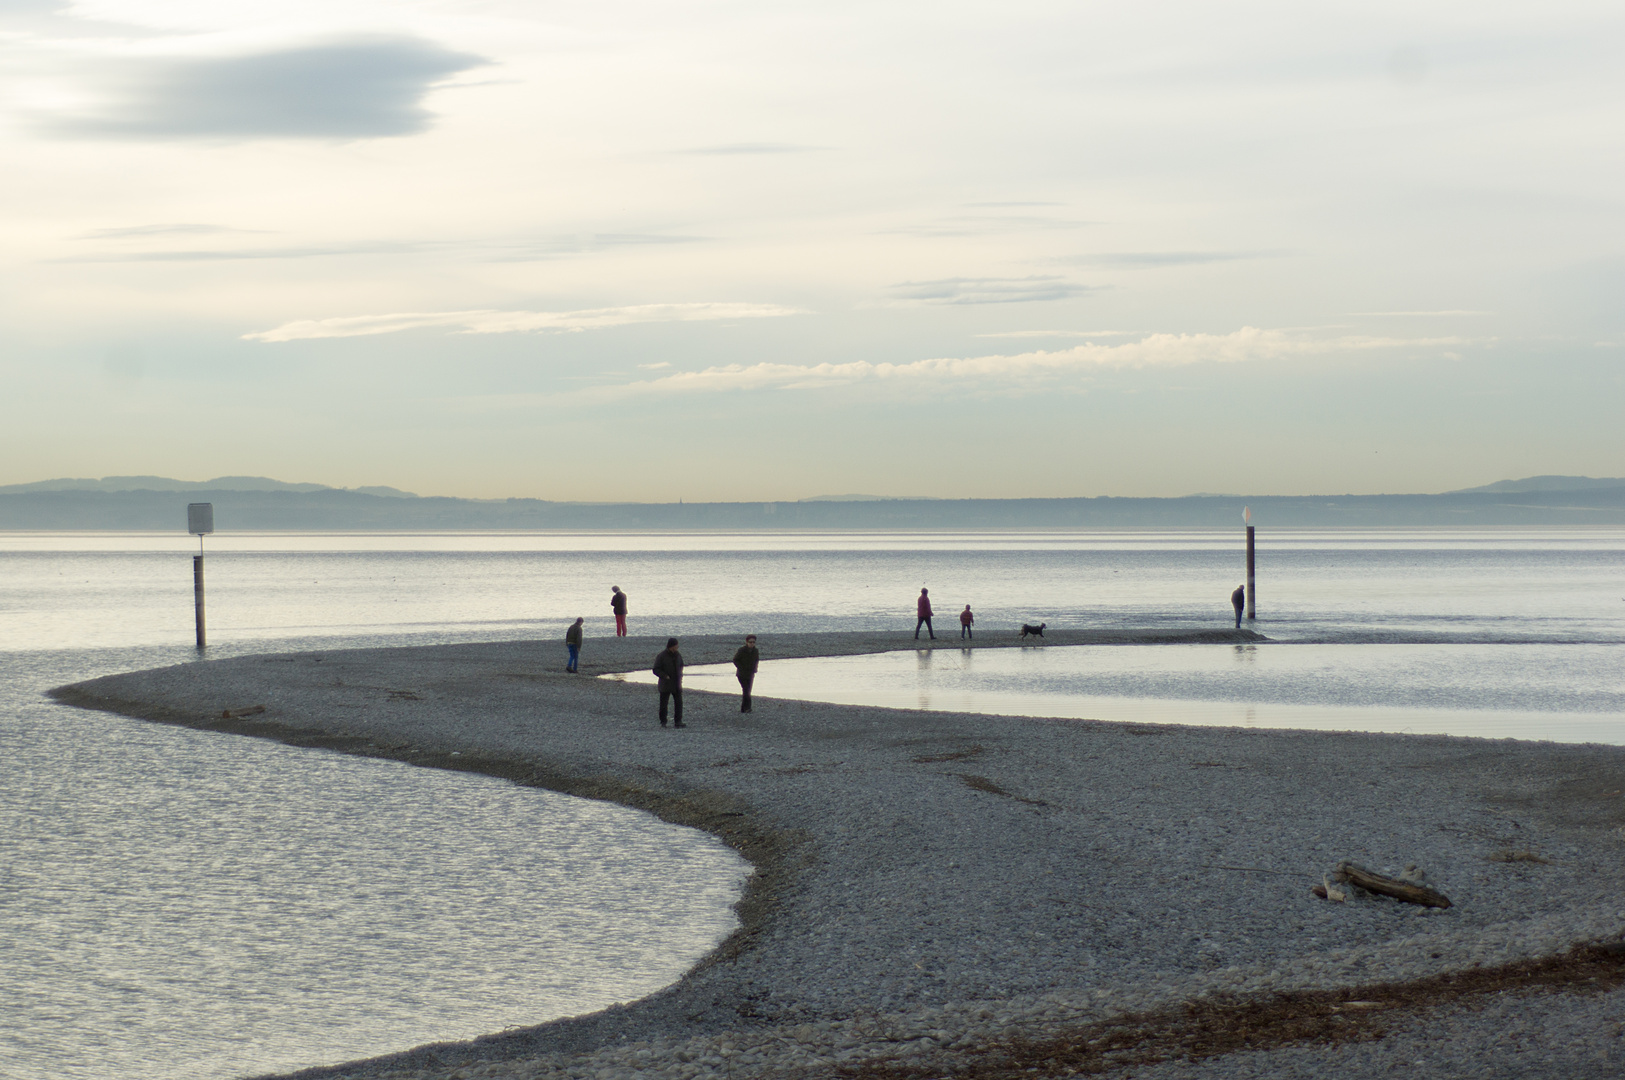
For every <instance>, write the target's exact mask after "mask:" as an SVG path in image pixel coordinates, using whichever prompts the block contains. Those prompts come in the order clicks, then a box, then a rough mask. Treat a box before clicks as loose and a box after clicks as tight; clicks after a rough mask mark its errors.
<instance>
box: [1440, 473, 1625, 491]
mask: <svg viewBox="0 0 1625 1080" xmlns="http://www.w3.org/2000/svg"><path fill="white" fill-rule="evenodd" d="M1617 487H1625V477H1614V478H1612V479H1608V478H1606V477H1604V478H1602V479H1595V478H1592V477H1590V476H1526V477H1524V478H1523V479H1522V480H1497V481H1496V482H1495V483H1493V484H1485V485H1484V486H1483V487H1475V488H1463V489H1462V490H1461V491H1452V492H1450V494H1452V495H1463V494H1473V493H1476V492H1499V493H1502V494H1521V493H1526V492H1531V491H1601V490H1603V489H1605V488H1617Z"/></svg>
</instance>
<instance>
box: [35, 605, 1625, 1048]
mask: <svg viewBox="0 0 1625 1080" xmlns="http://www.w3.org/2000/svg"><path fill="white" fill-rule="evenodd" d="M1261 641H1263V639H1262V638H1260V637H1258V636H1257V635H1255V634H1253V633H1251V632H1250V631H1245V630H1242V631H1234V632H1232V631H1198V632H1190V633H1181V632H1174V631H1163V632H1155V633H1153V632H1145V633H1139V632H1134V631H1120V632H1088V631H1051V634H1050V638H1049V640H1048V641H1047V642H1046V644H1045V645H1043V646H1041V647H1044V648H1052V649H1053V648H1058V647H1064V646H1066V645H1068V644H1111V643H1124V644H1127V643H1135V644H1150V643H1156V642H1170V643H1171V642H1182V643H1197V642H1212V643H1214V644H1221V643H1231V642H1261ZM664 643H665V639H664V637H663V636H661V637H659V638H656V637H632V638H622V639H589V640H588V641H587V643H586V645H585V647H584V649H583V651H582V657H581V673H580V674H576V675H571V674H566V673H565V672H564V670H563V668H564V650H563V647H562V646H561V645H558V644H555V643H552V642H547V643H537V642H531V641H521V642H505V643H491V644H476V645H448V646H431V647H422V648H396V649H376V650H344V651H331V652H324V653H301V654H267V655H262V656H251V657H242V658H237V659H230V660H222V661H210V662H203V663H191V664H185V665H179V666H175V667H168V668H162V669H157V670H153V671H146V672H136V673H131V674H124V675H117V676H111V677H108V678H103V679H97V680H94V681H91V682H86V683H81V684H77V685H75V686H71V687H64V688H61V689H59V690H57V691H55V692H54V694H55V696H56V697H57V698H58V699H59V700H61V701H64V702H66V703H69V704H73V705H79V706H83V707H88V708H96V709H105V710H110V711H115V712H119V713H123V714H127V715H131V716H136V717H141V718H144V719H148V720H153V721H157V722H163V723H174V724H183V725H187V726H191V727H196V728H203V729H211V730H219V731H222V732H228V733H233V734H237V735H247V736H258V737H263V738H272V739H277V740H281V741H284V742H288V743H291V744H294V745H300V746H308V747H312V748H325V749H329V750H335V751H339V752H344V753H353V754H365V755H371V756H378V757H386V758H392V759H397V760H402V761H407V762H411V763H414V764H418V765H422V766H425V767H437V768H452V769H464V770H470V771H477V772H482V773H489V774H491V775H496V776H500V777H505V778H507V779H509V780H512V781H513V782H515V783H518V784H523V785H531V786H538V787H545V788H549V789H553V790H558V791H562V792H566V793H568V794H573V795H579V796H584V797H588V798H598V799H608V800H611V801H614V802H617V803H620V804H623V805H627V806H632V807H635V808H638V809H643V810H646V811H649V812H651V813H654V814H656V815H658V816H659V817H661V818H663V819H666V820H669V821H673V822H677V823H680V824H685V825H690V826H693V827H696V828H700V829H704V830H707V831H709V832H711V833H713V834H715V835H717V836H719V837H721V838H723V839H724V840H725V841H727V842H728V843H729V844H731V845H732V846H733V847H735V848H736V849H737V850H738V851H739V852H740V853H741V854H742V855H744V856H745V857H746V858H747V859H748V860H750V862H751V863H752V864H753V866H754V867H755V873H754V874H753V875H752V877H751V879H750V880H749V883H748V884H747V887H746V890H745V893H744V896H743V897H742V899H741V900H740V902H739V905H738V909H737V910H738V915H739V919H740V924H741V925H740V928H739V930H738V931H737V932H736V933H735V934H734V935H733V936H732V937H730V938H729V939H728V940H727V941H725V942H723V944H722V945H721V946H720V947H719V948H718V949H717V950H716V951H715V952H714V953H713V954H712V955H711V956H710V957H708V958H707V959H706V960H705V961H704V962H702V963H701V964H700V965H699V966H698V967H696V968H695V969H694V970H693V971H691V972H690V973H689V974H688V975H687V976H686V977H685V978H683V979H682V980H681V981H679V982H678V983H676V984H674V985H673V986H671V987H669V988H667V989H666V990H663V991H661V992H660V993H657V994H655V995H653V996H651V997H648V998H644V999H642V1000H638V1001H632V1002H627V1003H624V1004H621V1005H618V1006H615V1007H613V1008H610V1009H608V1010H605V1011H602V1012H599V1013H595V1014H592V1015H590V1016H584V1017H576V1018H571V1019H565V1020H558V1021H553V1022H550V1023H545V1024H539V1025H537V1026H532V1027H524V1026H516V1027H515V1028H514V1029H512V1030H509V1031H505V1032H500V1033H493V1034H491V1035H489V1036H487V1037H484V1038H482V1039H479V1040H475V1041H473V1042H469V1043H459V1044H442V1045H435V1046H428V1047H419V1048H416V1049H403V1051H402V1052H401V1053H398V1054H393V1055H389V1056H387V1057H382V1058H375V1059H371V1060H368V1061H362V1062H354V1063H348V1064H341V1065H334V1066H331V1067H327V1068H322V1069H316V1070H307V1071H306V1072H304V1073H300V1074H298V1075H300V1076H302V1077H311V1078H314V1077H331V1078H339V1077H346V1078H348V1077H353V1078H357V1080H359V1078H363V1077H365V1078H379V1080H382V1078H391V1080H407V1078H413V1080H430V1078H434V1080H463V1078H474V1077H513V1078H528V1077H557V1078H565V1077H569V1078H588V1077H591V1078H594V1080H607V1078H612V1077H622V1076H625V1077H634V1076H636V1077H672V1078H681V1080H687V1078H689V1077H704V1076H738V1077H747V1076H748V1077H816V1076H835V1075H846V1076H872V1077H876V1078H880V1077H928V1076H956V1075H963V1076H986V1077H992V1076H1007V1075H1008V1076H1015V1075H1028V1076H1032V1075H1054V1076H1067V1075H1085V1074H1107V1075H1133V1076H1137V1077H1164V1076H1166V1077H1182V1076H1226V1077H1228V1076H1235V1077H1244V1076H1296V1075H1314V1074H1318V1073H1320V1072H1322V1071H1324V1070H1326V1069H1333V1068H1356V1069H1359V1070H1361V1071H1367V1070H1369V1071H1382V1070H1386V1069H1388V1068H1390V1067H1394V1068H1404V1069H1407V1070H1410V1069H1417V1068H1418V1067H1421V1068H1423V1069H1424V1070H1427V1071H1428V1072H1430V1073H1431V1074H1432V1075H1448V1076H1456V1075H1461V1076H1486V1077H1489V1076H1507V1077H1512V1076H1544V1075H1550V1076H1569V1077H1589V1076H1597V1077H1617V1076H1619V1075H1622V1074H1625V990H1622V989H1621V986H1622V985H1625V961H1622V960H1621V959H1620V958H1619V957H1618V955H1617V954H1618V952H1619V951H1620V950H1616V949H1611V948H1610V946H1613V945H1615V944H1617V943H1619V942H1620V940H1621V936H1622V934H1625V891H1622V889H1621V884H1622V882H1625V873H1622V871H1625V795H1622V794H1621V791H1622V789H1625V748H1619V747H1608V746H1597V745H1564V744H1556V743H1539V742H1521V741H1512V740H1486V739H1470V738H1452V737H1445V736H1401V735H1375V734H1361V733H1335V732H1334V733H1327V732H1316V733H1309V732H1296V731H1263V730H1247V729H1240V728H1219V727H1181V726H1174V725H1161V724H1156V725H1152V724H1138V725H1136V724H1120V723H1109V722H1094V721H1074V720H1064V721H1063V720H1048V719H1041V718H1020V717H994V716H983V715H977V714H968V713H953V712H924V711H911V710H895V709H880V708H868V707H860V706H842V705H828V704H818V703H811V702H798V701H789V700H779V699H775V698H774V697H773V687H772V683H771V677H770V675H769V673H768V672H767V671H764V673H763V676H762V677H760V678H758V680H757V685H756V706H755V710H754V711H753V712H752V713H750V714H748V715H741V714H740V713H739V712H738V700H737V698H736V697H732V696H727V695H717V694H705V693H699V692H694V691H690V692H689V694H688V701H687V715H686V716H685V719H686V720H687V721H688V724H689V726H688V727H687V728H685V729H680V730H678V729H662V728H661V727H659V726H658V724H657V721H656V719H655V694H654V691H653V690H652V689H651V688H648V687H645V686H638V685H631V684H626V683H621V682H616V681H613V680H606V679H601V678H595V677H593V676H595V675H603V674H609V673H614V672H624V671H644V670H646V669H647V668H648V666H649V664H650V662H651V661H652V660H653V658H654V656H655V654H656V653H657V652H658V651H659V650H660V648H661V647H662V646H663V645H664ZM738 643H739V642H738V640H737V638H735V637H733V636H729V637H726V638H722V637H687V638H684V640H683V642H682V646H681V647H682V651H683V655H684V657H685V658H686V660H687V662H688V664H689V665H690V666H693V665H698V664H705V663H720V662H724V661H726V660H727V659H728V658H729V657H730V656H731V655H732V652H733V650H734V649H735V648H736V647H737V645H738ZM962 647H975V648H1007V647H1021V646H1020V644H1019V643H1018V642H1016V641H1015V640H1014V639H1013V638H993V637H992V635H988V638H987V639H979V640H977V641H976V642H974V643H970V644H969V645H966V644H962V643H961V642H960V641H958V640H957V639H954V640H950V639H947V638H946V637H945V638H944V639H942V640H939V641H936V642H928V641H927V642H915V641H913V640H911V639H910V637H909V635H908V634H907V633H840V634H799V635H775V636H767V635H764V636H763V637H762V640H761V648H762V655H763V658H764V660H766V659H777V658H786V657H795V656H819V655H839V654H861V653H872V652H881V651H890V650H896V649H914V648H942V649H950V648H951V649H958V648H962ZM1283 647H1290V646H1283ZM258 706H263V707H264V708H263V711H258V712H252V713H249V710H252V709H255V708H256V707H258ZM228 714H230V715H228ZM242 714H247V715H242ZM1345 860H1346V861H1352V862H1354V863H1358V864H1360V865H1362V866H1365V867H1368V868H1370V869H1372V870H1374V871H1377V872H1379V873H1384V874H1388V875H1395V876H1397V875H1410V876H1413V877H1416V878H1418V879H1419V880H1421V881H1423V882H1425V884H1426V885H1427V886H1429V887H1430V888H1432V889H1435V890H1437V891H1439V892H1441V893H1443V894H1444V895H1446V896H1448V897H1449V899H1450V901H1451V906H1450V907H1448V908H1429V907H1423V906H1419V905H1415V904H1408V903H1402V902H1400V901H1397V900H1394V899H1391V898H1388V897H1384V896H1379V895H1376V894H1373V893H1367V892H1364V891H1363V890H1360V889H1356V888H1354V887H1352V886H1348V885H1343V886H1341V887H1339V886H1337V885H1336V883H1335V882H1334V881H1331V880H1330V878H1331V875H1332V874H1333V872H1334V871H1335V869H1336V867H1337V866H1338V864H1339V863H1340V862H1343V861H1345ZM1326 884H1332V885H1333V888H1334V891H1341V892H1342V893H1343V894H1344V895H1345V899H1344V900H1342V901H1341V902H1339V901H1335V900H1327V899H1321V898H1318V897H1317V896H1315V895H1314V894H1313V893H1312V892H1311V889H1312V887H1313V886H1316V885H1322V886H1323V887H1324V886H1325V885H1326ZM538 917H539V918H545V912H539V913H538ZM1565 958H1567V959H1565ZM1582 962H1583V964H1585V965H1589V966H1585V967H1584V970H1583V971H1580V969H1579V968H1577V967H1576V966H1575V965H1576V964H1580V963H1582ZM1565 965H1566V966H1565ZM1577 971H1578V972H1579V973H1578V974H1576V972H1577ZM1565 973H1566V974H1565ZM1266 1005H1268V1006H1270V1007H1280V1008H1287V1007H1290V1010H1292V1011H1293V1015H1294V1016H1297V1017H1299V1019H1300V1020H1301V1019H1302V1017H1303V1016H1306V1015H1309V1014H1313V1015H1314V1017H1318V1020H1317V1021H1316V1022H1315V1023H1314V1024H1309V1025H1308V1026H1307V1027H1306V1026H1304V1024H1303V1023H1298V1024H1297V1026H1294V1025H1293V1024H1284V1025H1282V1024H1275V1026H1273V1027H1272V1026H1271V1023H1273V1021H1270V1022H1266V1020H1261V1019H1260V1015H1261V1014H1259V1013H1258V1012H1257V1010H1258V1009H1260V1008H1262V1007H1264V1006H1266ZM1248 1010H1253V1011H1248ZM1266 1019H1267V1018H1266ZM515 1023H516V1024H521V1025H522V1024H524V1023H525V1018H523V1017H516V1018H515ZM1238 1030H1241V1031H1244V1032H1250V1033H1251V1034H1250V1035H1247V1036H1246V1037H1239V1038H1238V1037H1237V1035H1236V1032H1237V1031H1238Z"/></svg>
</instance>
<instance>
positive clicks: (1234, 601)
mask: <svg viewBox="0 0 1625 1080" xmlns="http://www.w3.org/2000/svg"><path fill="white" fill-rule="evenodd" d="M1230 606H1231V607H1233V608H1235V609H1236V629H1237V630H1240V629H1241V609H1242V608H1244V607H1246V606H1247V586H1245V585H1237V586H1236V591H1235V592H1233V593H1231V594H1230Z"/></svg>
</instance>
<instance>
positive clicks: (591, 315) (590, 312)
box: [243, 303, 805, 342]
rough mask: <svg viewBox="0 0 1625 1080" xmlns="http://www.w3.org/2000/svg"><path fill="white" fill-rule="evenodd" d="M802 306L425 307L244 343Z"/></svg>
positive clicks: (302, 327) (575, 324)
mask: <svg viewBox="0 0 1625 1080" xmlns="http://www.w3.org/2000/svg"><path fill="white" fill-rule="evenodd" d="M802 314H805V311H804V310H803V309H801V308H792V307H782V306H780V305H777V304H732V303H699V304H641V305H636V306H633V307H613V308H587V309H584V310H581V311H497V310H485V309H482V310H477V311H428V312H422V311H417V312H397V313H395V314H391V315H346V316H341V317H339V318H333V319H302V320H299V321H297V322H290V323H284V324H282V325H281V326H278V327H275V328H274V329H271V330H258V331H255V332H254V333H251V334H244V335H243V338H244V339H245V340H247V341H271V342H275V341H302V340H308V339H310V338H348V337H370V336H372V335H375V334H398V333H401V332H402V331H406V330H426V329H447V330H452V331H455V332H456V333H460V334H516V333H525V332H533V331H553V332H566V333H569V332H578V331H582V330H601V329H604V328H605V327H610V326H628V325H631V324H632V323H651V322H716V321H720V320H726V319H770V318H778V317H781V316H785V315H802Z"/></svg>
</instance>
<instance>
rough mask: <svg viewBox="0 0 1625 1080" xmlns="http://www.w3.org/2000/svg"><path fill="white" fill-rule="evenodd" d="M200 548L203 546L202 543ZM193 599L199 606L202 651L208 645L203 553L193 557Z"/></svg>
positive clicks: (198, 633)
mask: <svg viewBox="0 0 1625 1080" xmlns="http://www.w3.org/2000/svg"><path fill="white" fill-rule="evenodd" d="M200 540H201V538H200ZM199 546H202V545H201V543H200V544H199ZM192 597H193V599H194V601H195V602H196V604H197V647H198V648H199V649H201V648H203V646H204V645H205V644H207V636H206V635H205V634H204V632H203V555H202V553H201V552H200V553H199V554H197V555H193V556H192Z"/></svg>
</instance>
